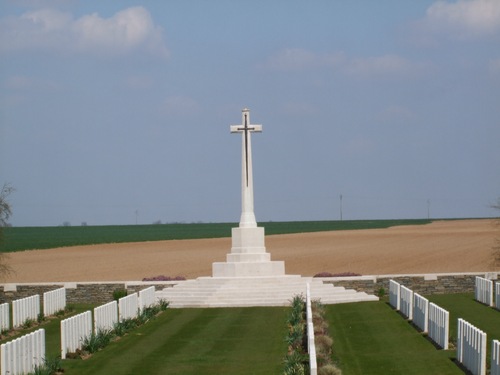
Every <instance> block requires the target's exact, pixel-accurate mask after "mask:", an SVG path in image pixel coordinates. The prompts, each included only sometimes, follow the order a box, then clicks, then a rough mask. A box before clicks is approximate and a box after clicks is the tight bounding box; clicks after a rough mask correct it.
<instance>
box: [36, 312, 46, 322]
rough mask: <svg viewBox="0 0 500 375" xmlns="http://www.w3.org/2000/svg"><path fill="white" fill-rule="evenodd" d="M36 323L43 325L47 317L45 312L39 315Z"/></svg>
mask: <svg viewBox="0 0 500 375" xmlns="http://www.w3.org/2000/svg"><path fill="white" fill-rule="evenodd" d="M36 321H37V323H38V324H42V323H43V322H44V321H45V315H44V314H43V312H41V313H39V314H38V316H37V318H36Z"/></svg>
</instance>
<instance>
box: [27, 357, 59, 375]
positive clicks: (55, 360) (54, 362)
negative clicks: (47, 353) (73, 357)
mask: <svg viewBox="0 0 500 375" xmlns="http://www.w3.org/2000/svg"><path fill="white" fill-rule="evenodd" d="M61 372H64V370H63V369H62V367H61V358H59V357H46V358H44V360H43V364H42V365H41V366H35V371H34V372H33V375H54V374H57V373H61Z"/></svg>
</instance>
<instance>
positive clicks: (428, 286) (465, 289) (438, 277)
mask: <svg viewBox="0 0 500 375" xmlns="http://www.w3.org/2000/svg"><path fill="white" fill-rule="evenodd" d="M498 274H499V273H498V272H477V273H448V274H436V273H434V274H419V275H378V276H354V277H323V278H320V279H321V280H323V282H324V283H329V284H333V285H335V286H342V287H344V288H346V289H354V290H356V291H358V292H366V293H368V294H378V292H379V291H380V289H382V288H383V289H384V291H385V293H386V294H387V293H388V292H389V280H391V279H392V280H394V281H396V282H398V283H400V284H401V285H404V286H405V287H407V288H410V289H411V290H413V291H414V292H416V293H418V294H421V295H431V294H452V293H472V292H474V285H475V280H476V276H480V277H484V278H486V279H489V280H498Z"/></svg>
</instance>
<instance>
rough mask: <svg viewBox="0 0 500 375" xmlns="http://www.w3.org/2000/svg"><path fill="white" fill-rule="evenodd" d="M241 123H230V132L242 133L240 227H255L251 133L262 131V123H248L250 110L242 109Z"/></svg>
mask: <svg viewBox="0 0 500 375" xmlns="http://www.w3.org/2000/svg"><path fill="white" fill-rule="evenodd" d="M241 112H242V124H241V125H231V133H241V134H242V137H241V139H242V145H241V149H242V158H241V218H240V227H246V228H255V227H257V222H256V220H255V214H254V210H253V176H252V141H251V134H252V133H255V132H261V131H262V125H251V124H250V110H249V109H248V108H244V109H243V110H242V111H241Z"/></svg>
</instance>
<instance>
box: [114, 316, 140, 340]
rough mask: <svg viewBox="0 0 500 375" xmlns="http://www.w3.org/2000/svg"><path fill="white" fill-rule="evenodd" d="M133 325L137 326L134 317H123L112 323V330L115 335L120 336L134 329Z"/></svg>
mask: <svg viewBox="0 0 500 375" xmlns="http://www.w3.org/2000/svg"><path fill="white" fill-rule="evenodd" d="M135 327H137V322H136V320H135V319H124V320H122V321H120V322H118V323H115V324H114V326H113V332H114V333H115V334H116V335H117V336H120V337H121V336H123V335H125V334H126V333H128V332H129V331H131V330H132V329H134V328H135Z"/></svg>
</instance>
